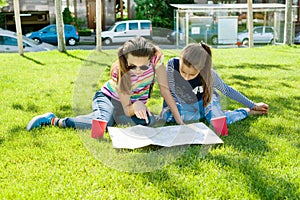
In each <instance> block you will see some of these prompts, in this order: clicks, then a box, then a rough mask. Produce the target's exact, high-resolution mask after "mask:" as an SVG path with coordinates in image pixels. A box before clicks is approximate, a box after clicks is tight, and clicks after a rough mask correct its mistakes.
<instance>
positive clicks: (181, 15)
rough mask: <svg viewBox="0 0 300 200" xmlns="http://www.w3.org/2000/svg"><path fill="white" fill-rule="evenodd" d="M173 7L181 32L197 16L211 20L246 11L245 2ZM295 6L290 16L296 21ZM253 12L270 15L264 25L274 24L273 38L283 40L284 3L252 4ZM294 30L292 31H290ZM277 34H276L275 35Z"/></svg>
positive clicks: (186, 38) (177, 29) (187, 39)
mask: <svg viewBox="0 0 300 200" xmlns="http://www.w3.org/2000/svg"><path fill="white" fill-rule="evenodd" d="M171 6H173V7H175V8H176V10H175V20H174V21H175V22H174V23H175V29H176V32H177V33H179V28H180V29H181V30H182V32H188V31H186V30H189V28H190V27H189V26H190V25H191V24H192V23H193V21H195V20H197V18H198V19H199V21H201V17H200V18H199V16H203V15H204V16H210V17H211V18H212V20H217V19H218V17H224V16H238V15H239V16H240V14H242V13H247V10H248V5H247V4H171ZM296 7H297V6H293V13H292V18H293V21H296V16H297V15H296V12H297V11H296ZM252 10H253V12H254V13H255V12H264V13H266V14H268V15H269V16H270V18H268V19H267V18H265V19H264V25H265V24H266V23H268V25H272V26H274V30H275V32H274V38H278V40H277V42H282V41H283V32H284V25H282V24H284V15H285V4H276V3H274V4H273V3H272V4H269V3H266V4H262V3H260V4H252ZM292 32H294V31H292ZM276 34H277V35H276ZM184 37H185V38H184V39H183V38H181V39H183V40H184V41H185V44H188V43H189V34H184ZM179 39H180V35H179V34H177V36H176V44H177V45H178V42H179Z"/></svg>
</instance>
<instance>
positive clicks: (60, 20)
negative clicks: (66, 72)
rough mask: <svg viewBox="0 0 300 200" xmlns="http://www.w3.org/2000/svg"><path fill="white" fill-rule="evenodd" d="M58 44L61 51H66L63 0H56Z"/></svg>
mask: <svg viewBox="0 0 300 200" xmlns="http://www.w3.org/2000/svg"><path fill="white" fill-rule="evenodd" d="M55 12H56V30H57V46H58V51H59V52H66V51H67V49H66V43H65V32H64V20H63V15H62V0H55Z"/></svg>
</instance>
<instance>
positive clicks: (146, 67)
mask: <svg viewBox="0 0 300 200" xmlns="http://www.w3.org/2000/svg"><path fill="white" fill-rule="evenodd" d="M150 65H151V63H149V64H148V65H142V66H136V65H129V66H128V69H129V70H137V68H140V70H143V71H145V70H147V69H148V68H149V67H150Z"/></svg>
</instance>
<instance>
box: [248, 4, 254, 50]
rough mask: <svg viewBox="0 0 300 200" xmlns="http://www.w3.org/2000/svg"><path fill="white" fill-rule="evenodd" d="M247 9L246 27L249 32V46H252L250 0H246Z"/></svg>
mask: <svg viewBox="0 0 300 200" xmlns="http://www.w3.org/2000/svg"><path fill="white" fill-rule="evenodd" d="M247 3H248V10H247V26H248V27H247V28H248V33H249V47H250V48H251V47H253V44H254V42H253V10H252V0H247Z"/></svg>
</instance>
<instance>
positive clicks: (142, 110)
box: [132, 101, 150, 124]
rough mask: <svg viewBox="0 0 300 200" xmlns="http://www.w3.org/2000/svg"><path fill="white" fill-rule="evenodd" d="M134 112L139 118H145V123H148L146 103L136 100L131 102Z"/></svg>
mask: <svg viewBox="0 0 300 200" xmlns="http://www.w3.org/2000/svg"><path fill="white" fill-rule="evenodd" d="M132 106H133V110H134V114H135V115H136V116H137V118H139V119H144V120H146V123H147V124H148V123H149V120H148V116H147V113H148V114H149V115H150V111H149V109H148V108H147V107H146V105H145V104H144V103H143V102H141V101H136V102H134V103H133V104H132Z"/></svg>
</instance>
